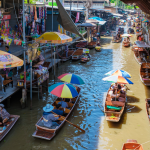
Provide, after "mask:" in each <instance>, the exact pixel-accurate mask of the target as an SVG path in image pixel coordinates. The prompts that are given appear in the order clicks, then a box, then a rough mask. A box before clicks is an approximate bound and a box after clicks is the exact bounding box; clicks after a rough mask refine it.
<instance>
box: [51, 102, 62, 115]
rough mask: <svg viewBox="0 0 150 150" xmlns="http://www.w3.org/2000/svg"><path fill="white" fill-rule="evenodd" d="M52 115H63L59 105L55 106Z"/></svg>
mask: <svg viewBox="0 0 150 150" xmlns="http://www.w3.org/2000/svg"><path fill="white" fill-rule="evenodd" d="M52 111H53V112H54V113H56V114H57V115H61V116H62V115H64V111H63V110H62V108H61V104H57V105H56V107H55V109H53V110H52Z"/></svg>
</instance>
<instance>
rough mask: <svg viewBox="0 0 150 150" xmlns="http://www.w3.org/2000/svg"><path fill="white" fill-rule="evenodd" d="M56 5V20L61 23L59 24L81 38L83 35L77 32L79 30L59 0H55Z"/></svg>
mask: <svg viewBox="0 0 150 150" xmlns="http://www.w3.org/2000/svg"><path fill="white" fill-rule="evenodd" d="M56 3H57V6H58V11H59V17H58V22H59V23H60V24H61V26H62V27H63V28H64V29H65V30H67V31H69V32H72V33H75V34H77V35H79V36H80V37H81V38H83V36H82V35H81V34H80V33H79V30H78V28H77V26H76V25H75V23H74V22H73V20H72V19H71V18H70V16H69V14H68V13H67V12H66V10H65V9H64V7H63V6H62V4H61V3H60V1H59V0H56Z"/></svg>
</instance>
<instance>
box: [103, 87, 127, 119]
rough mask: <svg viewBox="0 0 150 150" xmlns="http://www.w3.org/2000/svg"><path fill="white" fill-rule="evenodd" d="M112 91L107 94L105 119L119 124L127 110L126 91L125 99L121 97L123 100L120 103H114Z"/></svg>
mask: <svg viewBox="0 0 150 150" xmlns="http://www.w3.org/2000/svg"><path fill="white" fill-rule="evenodd" d="M110 91H111V87H110V88H109V90H108V92H107V95H106V100H105V107H104V113H105V118H106V120H107V121H111V122H119V120H120V118H121V116H122V114H123V111H124V108H125V101H126V91H125V94H124V98H122V97H121V98H120V99H122V100H120V101H112V98H111V95H110V94H109V92H110Z"/></svg>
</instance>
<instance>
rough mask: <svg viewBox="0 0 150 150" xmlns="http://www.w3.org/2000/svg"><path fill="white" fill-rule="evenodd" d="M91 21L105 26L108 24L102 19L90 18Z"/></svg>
mask: <svg viewBox="0 0 150 150" xmlns="http://www.w3.org/2000/svg"><path fill="white" fill-rule="evenodd" d="M89 19H93V20H96V21H98V24H99V25H104V24H105V23H106V21H104V20H103V19H102V18H99V17H92V18H89Z"/></svg>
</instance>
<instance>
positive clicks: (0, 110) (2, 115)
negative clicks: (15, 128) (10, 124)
mask: <svg viewBox="0 0 150 150" xmlns="http://www.w3.org/2000/svg"><path fill="white" fill-rule="evenodd" d="M9 117H10V114H9V113H8V112H7V111H6V109H5V108H4V105H3V104H0V125H3V124H4V123H6V122H7V121H8V119H9Z"/></svg>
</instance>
